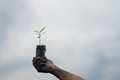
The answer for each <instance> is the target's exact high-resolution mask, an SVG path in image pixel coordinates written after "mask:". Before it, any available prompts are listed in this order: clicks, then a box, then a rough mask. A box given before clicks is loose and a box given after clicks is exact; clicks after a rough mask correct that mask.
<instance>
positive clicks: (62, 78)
mask: <svg viewBox="0 0 120 80" xmlns="http://www.w3.org/2000/svg"><path fill="white" fill-rule="evenodd" d="M45 51H46V48H45V46H44V49H42V51H41V52H42V53H40V55H39V56H36V57H34V58H33V60H32V62H33V66H34V67H35V69H36V70H37V71H38V72H42V73H51V74H53V75H54V76H56V77H57V78H58V79H59V80H84V79H83V78H81V77H79V76H77V75H75V74H72V73H70V72H68V71H65V70H63V69H61V68H59V67H57V66H56V65H55V64H54V63H53V62H52V61H51V60H49V59H47V58H46V56H45Z"/></svg>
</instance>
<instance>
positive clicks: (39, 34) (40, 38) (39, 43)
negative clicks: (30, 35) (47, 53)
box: [38, 34, 41, 45]
mask: <svg viewBox="0 0 120 80" xmlns="http://www.w3.org/2000/svg"><path fill="white" fill-rule="evenodd" d="M38 38H39V45H41V35H40V34H39V36H38Z"/></svg>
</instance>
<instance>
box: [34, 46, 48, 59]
mask: <svg viewBox="0 0 120 80" xmlns="http://www.w3.org/2000/svg"><path fill="white" fill-rule="evenodd" d="M45 52H46V46H45V45H37V46H36V57H38V56H40V57H45Z"/></svg>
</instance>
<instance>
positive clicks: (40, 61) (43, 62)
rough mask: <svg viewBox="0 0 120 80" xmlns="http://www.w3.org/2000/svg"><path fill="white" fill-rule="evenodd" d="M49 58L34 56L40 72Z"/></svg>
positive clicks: (34, 64) (33, 61)
mask: <svg viewBox="0 0 120 80" xmlns="http://www.w3.org/2000/svg"><path fill="white" fill-rule="evenodd" d="M47 61H48V60H47V59H42V58H40V57H34V58H33V60H32V63H33V66H34V67H35V68H36V69H37V71H38V72H43V69H42V68H43V67H44V66H45V65H46V63H47Z"/></svg>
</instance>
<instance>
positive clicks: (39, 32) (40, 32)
mask: <svg viewBox="0 0 120 80" xmlns="http://www.w3.org/2000/svg"><path fill="white" fill-rule="evenodd" d="M44 30H45V27H43V28H42V29H40V30H39V31H37V30H34V31H35V32H36V35H38V39H39V45H41V36H42V35H43V34H45V32H44Z"/></svg>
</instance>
